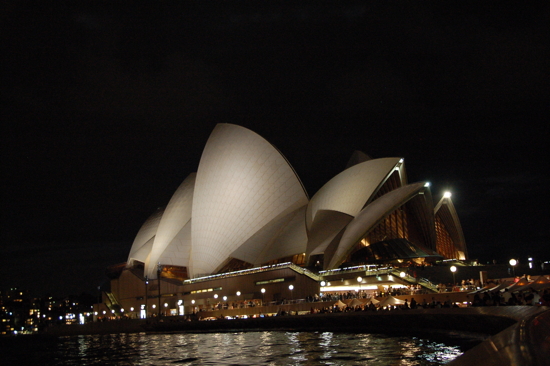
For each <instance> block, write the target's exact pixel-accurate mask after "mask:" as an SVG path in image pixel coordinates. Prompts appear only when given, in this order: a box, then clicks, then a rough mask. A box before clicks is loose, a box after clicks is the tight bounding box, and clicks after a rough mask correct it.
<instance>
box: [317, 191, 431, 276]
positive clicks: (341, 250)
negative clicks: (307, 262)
mask: <svg viewBox="0 0 550 366" xmlns="http://www.w3.org/2000/svg"><path fill="white" fill-rule="evenodd" d="M425 189H427V187H426V185H425V183H424V182H421V183H414V184H409V185H406V186H404V187H401V188H397V189H395V190H393V191H391V192H389V193H386V194H385V195H383V196H382V197H380V198H378V199H376V200H375V201H373V202H371V203H370V204H369V205H368V206H367V207H365V208H364V209H363V210H362V211H361V212H360V213H359V215H357V216H356V217H355V219H353V220H352V221H351V222H350V223H349V224H348V225H347V227H346V229H345V231H344V233H343V235H342V238H341V239H340V243H339V244H338V248H337V249H336V253H334V256H332V258H330V261H329V264H328V268H336V267H338V264H339V263H340V262H342V261H343V259H344V258H345V257H346V255H348V254H349V251H350V249H351V248H352V247H353V245H355V244H356V243H357V242H358V241H359V240H361V238H362V237H363V236H364V235H365V234H366V233H368V232H369V231H370V230H372V229H373V228H374V227H375V226H376V225H377V224H378V223H379V222H380V221H381V220H383V219H384V218H385V217H386V216H388V215H389V214H390V213H392V212H393V211H394V210H395V209H397V208H398V207H400V206H402V205H404V204H405V203H406V202H407V201H408V200H410V199H411V198H412V197H414V196H415V195H417V194H418V193H419V192H422V191H423V190H425ZM325 260H327V258H325Z"/></svg>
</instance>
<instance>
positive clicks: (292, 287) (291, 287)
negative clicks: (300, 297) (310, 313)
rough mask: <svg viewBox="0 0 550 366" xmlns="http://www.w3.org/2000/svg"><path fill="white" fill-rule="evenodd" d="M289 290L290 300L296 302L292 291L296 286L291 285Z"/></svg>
mask: <svg viewBox="0 0 550 366" xmlns="http://www.w3.org/2000/svg"><path fill="white" fill-rule="evenodd" d="M288 289H289V290H290V300H294V298H293V297H292V290H294V285H289V286H288Z"/></svg>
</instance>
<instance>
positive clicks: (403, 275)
mask: <svg viewBox="0 0 550 366" xmlns="http://www.w3.org/2000/svg"><path fill="white" fill-rule="evenodd" d="M406 275H407V274H406V273H405V272H400V273H399V277H401V278H405V276H406Z"/></svg>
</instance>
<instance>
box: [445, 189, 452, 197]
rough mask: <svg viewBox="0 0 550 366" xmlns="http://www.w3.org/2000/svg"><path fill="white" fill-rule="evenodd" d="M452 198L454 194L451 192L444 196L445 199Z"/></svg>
mask: <svg viewBox="0 0 550 366" xmlns="http://www.w3.org/2000/svg"><path fill="white" fill-rule="evenodd" d="M451 196H452V193H451V192H449V191H447V192H445V193H444V194H443V198H451Z"/></svg>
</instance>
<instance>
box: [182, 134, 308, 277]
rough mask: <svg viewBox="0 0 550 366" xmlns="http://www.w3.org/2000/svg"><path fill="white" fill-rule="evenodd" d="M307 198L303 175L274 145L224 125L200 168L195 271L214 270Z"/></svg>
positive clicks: (208, 145)
mask: <svg viewBox="0 0 550 366" xmlns="http://www.w3.org/2000/svg"><path fill="white" fill-rule="evenodd" d="M307 202H308V201H307V195H306V192H305V190H304V188H303V186H302V183H301V182H300V179H299V178H298V176H297V175H296V173H295V172H294V169H292V167H291V166H290V164H289V163H288V162H287V160H286V159H285V158H284V156H283V155H282V154H281V153H280V152H279V151H278V150H277V149H275V148H274V147H273V145H271V144H270V143H269V142H267V141H266V140H264V139H263V138H262V137H260V136H259V135H257V134H256V133H254V132H252V131H250V130H248V129H246V128H244V127H240V126H236V125H230V124H218V125H217V126H216V128H215V129H214V131H213V132H212V134H211V135H210V138H209V139H208V142H207V143H206V147H205V148H204V151H203V154H202V157H201V161H200V164H199V169H198V172H197V181H196V186H195V195H194V202H193V226H192V229H191V236H192V240H193V247H192V252H191V257H192V264H191V273H192V274H194V275H197V274H206V273H214V272H215V271H216V270H217V269H218V268H219V267H220V266H221V265H222V264H223V263H224V261H225V260H226V259H227V258H228V257H229V255H230V254H231V253H232V252H233V251H235V250H236V249H237V248H238V247H239V246H240V245H242V244H243V243H244V242H246V241H247V240H248V239H250V237H252V236H253V235H254V234H255V233H257V232H258V231H259V230H260V229H262V228H263V227H264V226H265V225H267V224H268V223H269V222H270V221H272V220H273V219H275V218H277V217H280V216H284V215H286V214H290V213H291V212H293V211H295V210H296V209H298V208H300V207H302V206H304V205H306V204H307Z"/></svg>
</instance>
